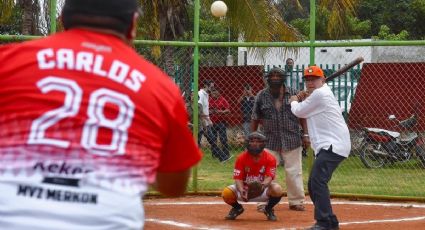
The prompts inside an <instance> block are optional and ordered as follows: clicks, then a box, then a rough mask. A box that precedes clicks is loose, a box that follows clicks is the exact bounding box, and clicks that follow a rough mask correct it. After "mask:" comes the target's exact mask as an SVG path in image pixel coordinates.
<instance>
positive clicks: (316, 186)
mask: <svg viewBox="0 0 425 230" xmlns="http://www.w3.org/2000/svg"><path fill="white" fill-rule="evenodd" d="M344 159H345V157H343V156H340V155H338V154H336V153H334V152H332V146H331V147H330V148H329V150H326V149H321V150H320V151H319V153H318V154H317V155H316V159H315V161H314V163H313V167H312V170H311V174H310V178H309V179H308V192H309V194H310V198H311V200H312V201H313V204H314V219H315V220H316V223H317V224H318V225H320V226H322V227H325V228H334V227H336V226H338V225H339V222H338V219H337V217H336V216H335V214H334V213H333V211H332V206H331V199H330V193H329V188H328V182H329V181H330V180H331V178H332V173H333V172H334V171H335V169H336V168H337V167H338V165H339V164H340V163H341V162H342V161H343V160H344Z"/></svg>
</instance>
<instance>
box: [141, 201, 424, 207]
mask: <svg viewBox="0 0 425 230" xmlns="http://www.w3.org/2000/svg"><path fill="white" fill-rule="evenodd" d="M305 203H306V204H313V203H312V202H310V201H308V202H305ZM144 204H145V205H152V206H156V205H157V206H160V205H221V204H225V203H224V202H223V201H200V202H199V201H196V202H186V201H181V202H175V201H173V202H171V201H169V202H168V201H159V202H157V201H148V202H144ZM241 204H244V205H257V203H255V202H250V203H244V202H241ZM279 204H288V202H280V203H279ZM347 204H348V205H364V206H383V207H402V208H425V204H413V203H387V202H361V201H332V205H347Z"/></svg>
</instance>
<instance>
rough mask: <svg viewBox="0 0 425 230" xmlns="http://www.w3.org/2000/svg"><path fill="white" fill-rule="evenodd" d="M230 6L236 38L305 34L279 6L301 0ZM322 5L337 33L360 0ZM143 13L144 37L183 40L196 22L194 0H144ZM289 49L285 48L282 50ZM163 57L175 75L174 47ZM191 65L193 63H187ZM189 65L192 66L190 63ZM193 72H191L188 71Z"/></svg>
mask: <svg viewBox="0 0 425 230" xmlns="http://www.w3.org/2000/svg"><path fill="white" fill-rule="evenodd" d="M213 1H214V0H204V1H201V4H202V5H201V17H202V16H203V17H205V15H210V12H209V9H210V6H211V3H212V2H213ZM224 1H225V3H226V4H227V6H228V12H227V15H226V17H225V20H226V21H227V24H228V26H229V29H230V30H231V31H232V32H233V34H236V36H235V37H236V38H239V37H242V38H243V39H244V40H245V41H250V42H276V41H285V42H294V41H301V40H302V39H303V38H302V36H301V35H300V34H299V33H298V31H297V30H296V29H294V28H293V27H292V26H290V25H289V24H288V23H287V22H285V21H284V20H283V18H282V16H281V15H282V14H281V13H280V12H279V10H278V9H279V8H278V7H277V6H278V4H279V3H282V2H285V3H288V2H290V3H291V4H294V5H296V6H297V8H300V7H301V4H300V2H299V0H243V1H240V0H224ZM318 1H319V5H320V7H323V8H328V9H330V11H331V12H332V13H331V15H330V20H329V24H328V28H329V31H331V32H332V33H333V34H339V33H340V31H341V30H343V28H344V25H345V19H346V17H345V16H344V15H353V14H354V12H355V8H354V6H355V3H357V1H358V0H318ZM140 2H141V5H142V12H143V15H142V17H141V21H142V23H140V25H141V28H140V32H141V34H142V36H143V37H144V38H147V39H153V40H165V41H173V40H182V39H183V37H184V36H185V35H187V34H190V33H191V32H190V31H191V30H192V28H193V25H192V23H193V22H192V21H191V18H189V15H191V14H190V12H188V9H193V0H192V1H189V0H140ZM288 50H292V51H293V49H286V48H282V49H281V51H282V52H286V51H288ZM162 51H163V54H162V55H161V57H163V60H164V62H165V66H164V67H165V68H164V69H165V71H166V72H167V73H168V74H169V75H170V76H173V72H174V61H173V58H174V57H173V56H174V55H173V51H174V49H173V47H170V46H165V47H163V50H162ZM186 51H187V54H186V55H185V57H191V53H192V52H191V49H187V50H186ZM253 51H254V54H255V56H257V57H262V56H263V54H264V53H265V52H267V49H255V48H254V49H253ZM160 52H161V51H160V49H159V47H154V48H153V56H155V57H159V56H160ZM187 65H189V64H187ZM185 69H189V67H188V66H186V67H185ZM187 74H189V73H187ZM184 79H186V80H184V81H185V82H183V84H184V85H183V88H185V91H188V92H187V95H189V93H190V92H189V90H190V89H189V88H190V87H188V86H189V85H190V82H188V81H189V80H188V79H190V78H189V77H188V76H186V77H184Z"/></svg>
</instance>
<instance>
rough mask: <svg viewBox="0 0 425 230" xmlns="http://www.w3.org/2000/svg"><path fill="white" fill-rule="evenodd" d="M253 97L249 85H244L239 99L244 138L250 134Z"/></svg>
mask: <svg viewBox="0 0 425 230" xmlns="http://www.w3.org/2000/svg"><path fill="white" fill-rule="evenodd" d="M254 101H255V96H254V93H253V92H252V87H251V85H250V84H245V85H244V88H243V93H242V95H241V97H240V98H239V103H240V106H241V112H242V128H243V133H244V136H245V137H247V136H248V134H249V133H250V129H251V128H250V126H251V114H252V108H253V107H254Z"/></svg>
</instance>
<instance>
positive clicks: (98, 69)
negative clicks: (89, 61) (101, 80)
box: [93, 55, 107, 77]
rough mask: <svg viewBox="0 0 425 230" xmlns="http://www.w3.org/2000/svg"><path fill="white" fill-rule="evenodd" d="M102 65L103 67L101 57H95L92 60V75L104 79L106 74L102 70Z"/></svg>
mask: <svg viewBox="0 0 425 230" xmlns="http://www.w3.org/2000/svg"><path fill="white" fill-rule="evenodd" d="M102 65H103V56H102V55H96V57H95V59H94V67H93V73H94V74H96V75H99V76H102V77H106V76H107V73H106V71H105V70H103V69H102Z"/></svg>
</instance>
